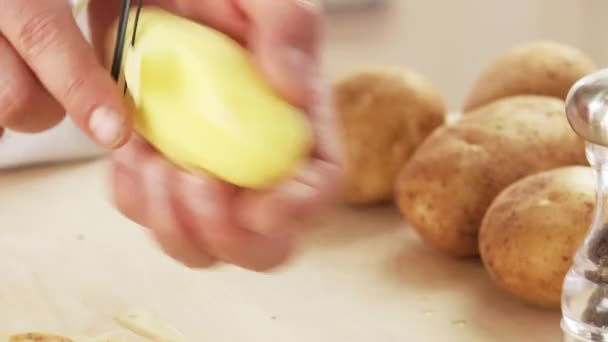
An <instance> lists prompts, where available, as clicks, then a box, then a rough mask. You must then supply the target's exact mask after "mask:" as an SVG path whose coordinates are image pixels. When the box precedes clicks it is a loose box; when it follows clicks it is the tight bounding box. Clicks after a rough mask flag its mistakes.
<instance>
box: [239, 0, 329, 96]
mask: <svg viewBox="0 0 608 342" xmlns="http://www.w3.org/2000/svg"><path fill="white" fill-rule="evenodd" d="M237 1H238V3H239V5H240V6H241V8H242V10H243V12H244V13H245V14H246V15H247V16H248V17H249V18H250V21H251V25H252V26H253V27H252V28H251V30H250V32H251V35H250V36H249V37H247V42H248V43H249V44H250V48H251V49H252V51H253V52H254V54H255V58H256V60H257V63H258V65H259V66H260V68H261V70H262V71H263V72H264V73H265V75H266V77H267V79H268V80H269V81H270V82H271V84H273V85H274V86H275V87H276V88H277V89H278V91H279V92H281V94H282V95H283V96H284V97H285V98H287V99H288V100H290V101H291V102H292V103H294V104H296V105H300V106H306V105H308V104H309V102H310V101H311V91H312V89H311V88H312V87H313V81H314V79H315V77H316V76H317V73H318V64H319V47H320V43H321V28H322V27H321V25H322V22H321V15H320V11H319V7H318V6H315V5H314V4H313V3H312V2H310V1H305V0H283V1H276V0H237Z"/></svg>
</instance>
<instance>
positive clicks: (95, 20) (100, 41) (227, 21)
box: [88, 0, 247, 63]
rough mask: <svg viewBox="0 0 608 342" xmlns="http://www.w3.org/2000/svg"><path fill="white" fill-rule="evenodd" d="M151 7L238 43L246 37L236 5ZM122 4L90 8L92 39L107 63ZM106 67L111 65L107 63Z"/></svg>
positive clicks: (184, 2) (99, 1)
mask: <svg viewBox="0 0 608 342" xmlns="http://www.w3.org/2000/svg"><path fill="white" fill-rule="evenodd" d="M145 5H147V6H150V5H152V6H157V7H160V8H163V9H164V10H167V11H170V12H172V13H175V14H177V15H180V16H183V17H186V18H189V19H192V20H195V21H198V22H201V23H204V24H205V25H209V26H211V27H213V28H215V29H217V30H220V31H222V32H223V33H225V34H228V35H230V36H231V37H232V38H234V39H236V40H237V41H242V40H243V38H244V35H245V31H246V27H247V20H246V18H245V15H244V14H243V13H242V12H241V11H240V9H239V8H238V6H235V4H234V1H191V0H180V1H177V0H149V1H146V2H145ZM120 8H121V4H120V2H119V1H107V0H92V1H91V2H90V3H89V6H88V16H89V17H88V19H89V26H90V29H91V30H90V32H91V37H92V41H93V44H94V46H95V47H96V48H97V53H98V56H99V57H100V58H101V59H102V60H103V59H106V57H107V56H106V52H105V51H104V49H105V48H106V46H105V45H106V43H107V41H106V40H107V38H108V33H109V29H110V27H111V26H112V24H113V23H114V22H115V21H116V20H117V18H118V17H119V14H120ZM105 63H109V61H107V60H105Z"/></svg>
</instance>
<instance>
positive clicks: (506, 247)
mask: <svg viewBox="0 0 608 342" xmlns="http://www.w3.org/2000/svg"><path fill="white" fill-rule="evenodd" d="M594 206H595V183H594V181H593V173H592V171H591V169H590V168H588V167H582V166H580V167H565V168H559V169H555V170H551V171H546V172H542V173H538V174H535V175H532V176H529V177H526V178H524V179H522V180H520V181H518V182H516V183H514V184H512V185H511V186H509V187H508V188H506V189H505V190H504V191H503V192H502V193H501V194H500V195H499V196H498V197H496V199H495V200H494V202H493V203H492V205H491V206H490V208H489V209H488V211H487V213H486V215H485V217H484V220H483V222H482V224H481V230H480V234H479V246H480V251H481V258H482V260H483V263H484V265H485V267H486V269H487V270H488V272H489V273H490V276H491V277H492V279H493V280H494V281H495V282H496V283H497V284H498V285H499V286H500V287H501V288H503V289H505V290H506V291H508V292H509V293H511V294H513V295H515V296H516V297H518V298H521V299H522V300H524V301H525V302H528V303H530V304H533V305H536V306H540V307H545V308H553V309H559V307H560V303H561V289H562V283H563V281H564V277H565V276H566V273H567V272H568V269H569V268H570V266H571V265H572V257H573V256H574V253H575V252H576V250H577V248H578V247H579V246H580V245H581V243H582V241H583V239H584V237H585V235H586V232H587V230H588V228H589V226H590V224H591V221H592V216H593V209H594Z"/></svg>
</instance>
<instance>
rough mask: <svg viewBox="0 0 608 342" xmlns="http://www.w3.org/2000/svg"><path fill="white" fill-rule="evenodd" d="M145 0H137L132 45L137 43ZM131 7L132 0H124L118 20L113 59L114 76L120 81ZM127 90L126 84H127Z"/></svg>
mask: <svg viewBox="0 0 608 342" xmlns="http://www.w3.org/2000/svg"><path fill="white" fill-rule="evenodd" d="M142 2H143V0H137V12H136V15H135V24H134V25H133V35H132V37H131V46H133V45H135V36H136V34H137V24H138V23H139V14H140V12H141V7H142ZM130 9H131V0H123V1H122V9H121V13H120V19H119V22H118V32H116V45H115V46H114V59H113V61H112V77H113V78H114V80H115V81H117V82H118V79H119V78H120V70H121V64H122V55H123V50H124V46H125V41H126V36H127V28H128V24H129V11H130ZM125 91H126V85H125Z"/></svg>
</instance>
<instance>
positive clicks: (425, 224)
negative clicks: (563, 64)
mask: <svg viewBox="0 0 608 342" xmlns="http://www.w3.org/2000/svg"><path fill="white" fill-rule="evenodd" d="M568 165H587V161H586V157H585V150H584V142H583V140H582V139H580V138H579V137H578V136H577V135H576V134H575V133H574V132H573V131H572V130H571V128H570V126H569V125H568V122H567V119H566V115H565V113H564V102H563V101H562V100H560V99H557V98H554V97H547V96H536V95H524V96H516V97H510V98H505V99H501V100H498V101H496V102H493V103H491V104H489V105H487V106H484V107H482V108H480V109H478V110H477V111H475V112H472V113H470V114H468V115H466V116H464V117H462V118H461V119H460V121H458V122H456V123H455V124H453V125H448V126H443V127H441V128H438V129H437V130H435V131H434V132H433V133H432V134H431V135H430V136H429V137H428V138H427V139H426V140H425V141H424V142H423V143H422V145H421V146H420V147H419V148H418V150H417V151H416V152H415V154H414V155H413V156H412V158H411V159H410V160H409V162H408V163H407V164H405V166H404V167H403V169H402V171H401V172H400V175H399V178H398V181H397V183H396V194H397V202H398V206H399V209H400V211H401V213H402V215H403V217H404V218H405V219H406V221H408V222H409V223H410V224H411V225H412V226H413V228H414V229H415V230H416V231H417V232H418V233H419V234H420V235H421V237H422V238H423V240H424V241H425V242H426V243H428V244H429V245H431V246H433V247H434V248H435V249H437V250H439V251H441V252H444V253H446V254H448V255H452V256H458V257H465V256H475V255H477V254H478V239H477V238H478V232H479V226H480V224H481V220H482V218H483V216H484V214H485V212H486V210H487V208H488V207H489V206H490V204H491V202H492V200H493V199H494V198H495V197H496V196H497V195H498V194H499V193H500V191H501V190H503V189H504V188H505V187H507V186H508V185H510V184H511V183H513V182H515V181H517V180H518V179H521V178H523V177H525V176H528V175H531V174H534V173H537V172H541V171H545V170H550V169H554V168H557V167H560V166H568Z"/></svg>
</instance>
